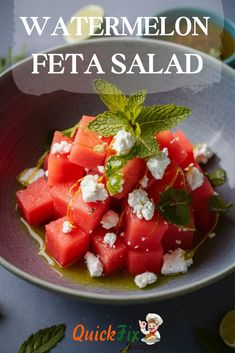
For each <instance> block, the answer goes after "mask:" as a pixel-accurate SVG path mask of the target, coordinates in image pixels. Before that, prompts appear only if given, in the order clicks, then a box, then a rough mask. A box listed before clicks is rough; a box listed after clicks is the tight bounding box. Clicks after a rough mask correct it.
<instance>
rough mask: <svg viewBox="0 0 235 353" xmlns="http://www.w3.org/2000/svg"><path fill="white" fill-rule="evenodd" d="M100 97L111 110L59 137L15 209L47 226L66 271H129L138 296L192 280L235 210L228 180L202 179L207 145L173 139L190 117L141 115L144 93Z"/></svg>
mask: <svg viewBox="0 0 235 353" xmlns="http://www.w3.org/2000/svg"><path fill="white" fill-rule="evenodd" d="M94 88H95V90H96V92H97V93H98V94H99V95H100V97H101V99H102V101H103V102H104V104H105V105H106V106H107V107H108V110H107V111H105V112H104V113H101V114H99V115H97V116H86V115H84V116H83V117H82V118H81V119H80V121H79V123H77V124H76V125H75V126H74V127H72V128H69V129H67V130H64V131H55V133H54V137H53V141H52V144H51V147H50V151H48V152H47V153H45V154H44V156H43V157H42V158H40V160H39V163H38V164H37V166H36V167H34V168H30V169H26V170H24V171H23V172H22V173H21V174H20V175H19V177H18V181H19V182H20V183H21V184H22V185H23V186H24V188H23V189H21V190H18V191H17V193H16V200H17V204H18V208H19V210H20V212H21V214H22V216H23V218H24V219H25V220H26V222H27V223H28V224H30V225H33V226H37V225H44V226H45V249H46V251H47V253H48V254H49V255H50V256H51V257H52V258H53V259H54V260H55V261H56V262H57V263H58V264H59V265H60V266H61V267H68V266H70V265H71V264H74V263H75V262H79V261H80V262H85V263H86V265H87V269H88V271H89V273H90V276H92V277H100V276H110V275H112V274H114V273H117V272H119V271H126V272H128V273H129V274H130V275H131V276H133V277H134V281H135V283H136V285H137V286H138V287H140V288H144V287H145V286H147V285H148V284H152V283H154V282H155V281H156V280H157V276H158V275H159V274H162V275H173V274H178V273H185V272H187V270H188V267H189V266H191V265H192V263H193V256H194V254H195V252H196V250H197V249H198V247H199V246H200V245H201V244H202V243H203V242H204V241H205V239H208V238H212V237H213V236H214V235H215V233H214V229H215V227H216V224H217V222H218V214H219V213H221V212H225V211H226V210H227V209H228V208H229V207H231V204H230V203H226V202H225V201H224V200H222V199H221V198H220V197H219V196H218V194H217V192H215V191H214V188H213V186H218V185H221V184H222V183H223V182H224V181H225V177H226V173H225V172H224V171H223V170H222V169H218V170H215V171H213V172H210V173H207V172H205V169H204V165H205V164H206V163H207V161H208V160H209V159H210V158H212V157H213V152H212V151H211V150H210V148H209V147H208V146H207V144H205V143H203V144H200V145H196V146H194V145H193V143H192V142H191V141H190V140H189V139H188V138H187V137H186V136H185V134H184V133H183V132H182V131H181V130H178V131H175V132H172V131H171V129H172V128H174V127H175V126H176V125H177V124H178V123H180V122H181V121H183V120H184V119H186V118H187V117H188V116H189V115H190V113H191V111H190V109H189V108H187V107H183V106H177V105H174V104H168V105H154V106H144V101H145V97H146V91H144V90H143V91H138V92H135V93H133V94H131V95H130V96H128V97H127V96H125V95H124V93H123V92H122V91H121V90H120V89H119V88H118V87H116V86H115V85H113V84H111V83H109V82H106V81H103V80H95V81H94Z"/></svg>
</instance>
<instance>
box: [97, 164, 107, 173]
mask: <svg viewBox="0 0 235 353" xmlns="http://www.w3.org/2000/svg"><path fill="white" fill-rule="evenodd" d="M97 169H98V172H100V173H101V174H103V173H104V170H105V169H104V166H103V165H98V167H97Z"/></svg>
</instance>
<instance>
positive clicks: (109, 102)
mask: <svg viewBox="0 0 235 353" xmlns="http://www.w3.org/2000/svg"><path fill="white" fill-rule="evenodd" d="M93 85H94V89H95V91H96V92H97V93H98V94H99V96H100V98H101V100H102V101H103V103H104V104H105V105H106V106H107V107H108V108H109V110H110V111H111V112H114V113H116V112H118V111H121V112H124V111H125V107H126V105H127V103H128V99H127V97H126V96H125V94H124V93H123V92H122V91H121V90H120V89H119V88H118V87H117V86H115V85H114V84H113V83H111V82H108V81H104V80H94V82H93Z"/></svg>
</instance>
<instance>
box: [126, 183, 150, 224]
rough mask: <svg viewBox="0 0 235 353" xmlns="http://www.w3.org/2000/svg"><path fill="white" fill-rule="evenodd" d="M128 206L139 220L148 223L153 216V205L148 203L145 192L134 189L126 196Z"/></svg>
mask: <svg viewBox="0 0 235 353" xmlns="http://www.w3.org/2000/svg"><path fill="white" fill-rule="evenodd" d="M128 204H129V206H131V207H132V208H133V212H134V213H135V214H136V216H137V217H138V218H139V219H142V218H144V219H146V220H147V221H149V220H150V219H152V218H153V215H154V209H155V206H154V203H153V202H152V201H150V199H149V197H148V194H147V192H146V191H144V190H142V189H136V190H134V191H132V192H131V193H130V194H129V195H128Z"/></svg>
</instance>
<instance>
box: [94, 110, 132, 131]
mask: <svg viewBox="0 0 235 353" xmlns="http://www.w3.org/2000/svg"><path fill="white" fill-rule="evenodd" d="M88 129H89V130H91V131H94V132H97V133H98V134H99V135H101V136H114V135H116V134H117V132H118V131H119V130H122V129H124V130H126V131H128V132H131V133H132V134H134V131H133V129H132V127H131V125H130V123H129V121H128V119H127V118H126V116H125V115H124V114H123V113H121V112H117V113H113V112H111V111H107V112H104V113H102V114H99V115H97V117H96V118H95V119H94V120H93V121H92V122H90V123H89V125H88Z"/></svg>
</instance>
